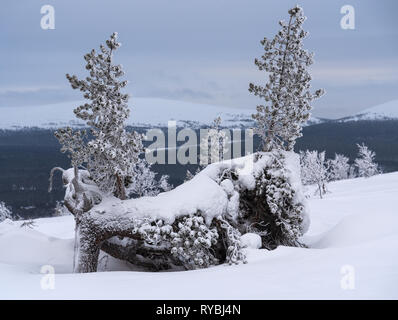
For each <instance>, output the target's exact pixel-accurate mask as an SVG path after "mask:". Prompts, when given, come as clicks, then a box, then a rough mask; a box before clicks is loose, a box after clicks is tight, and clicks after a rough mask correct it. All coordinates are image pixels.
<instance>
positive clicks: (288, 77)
mask: <svg viewBox="0 0 398 320" xmlns="http://www.w3.org/2000/svg"><path fill="white" fill-rule="evenodd" d="M289 16H290V17H289V21H288V22H287V23H286V22H284V21H280V22H279V24H280V26H281V30H280V31H279V32H278V33H277V34H276V36H275V37H274V38H273V39H272V40H270V39H267V38H264V39H263V40H262V41H261V44H262V45H263V46H264V51H265V52H264V54H263V55H262V56H261V58H260V59H255V61H254V62H255V64H256V66H257V67H258V68H259V70H264V71H266V72H267V73H268V74H269V81H268V83H267V84H266V85H265V86H260V85H254V84H253V83H250V86H249V91H250V92H252V93H253V94H254V95H255V96H257V97H259V98H262V99H264V100H265V102H266V104H265V105H259V106H257V113H256V114H254V115H253V119H254V120H255V121H256V122H257V127H256V128H255V133H257V134H259V135H260V137H261V138H262V140H263V150H264V151H270V150H272V149H273V148H275V147H276V148H281V149H285V150H293V147H294V144H295V141H296V139H297V138H299V137H301V136H302V134H301V131H302V125H303V124H304V123H305V122H306V121H307V120H308V119H309V117H310V110H311V102H312V101H313V100H314V99H316V98H319V97H320V96H322V94H323V92H324V91H323V90H322V89H320V90H317V91H315V93H311V92H310V81H311V76H310V74H309V73H308V71H307V69H308V67H309V66H310V65H311V64H312V63H313V54H312V53H309V52H308V51H307V50H305V49H303V40H304V38H305V37H306V36H307V34H308V32H305V31H304V30H303V28H302V25H303V23H304V21H305V20H306V17H305V16H304V14H303V10H302V9H301V8H300V7H298V6H296V7H294V8H292V9H290V10H289Z"/></svg>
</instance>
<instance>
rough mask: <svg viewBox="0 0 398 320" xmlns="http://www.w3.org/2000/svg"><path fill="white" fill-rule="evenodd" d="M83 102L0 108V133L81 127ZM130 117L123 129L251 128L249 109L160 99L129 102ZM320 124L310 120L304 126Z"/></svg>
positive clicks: (252, 111)
mask: <svg viewBox="0 0 398 320" xmlns="http://www.w3.org/2000/svg"><path fill="white" fill-rule="evenodd" d="M85 102H86V101H70V102H62V103H56V104H47V105H36V106H21V107H2V108H0V129H9V130H18V129H23V128H32V127H37V128H43V129H55V128H60V127H65V126H71V127H75V128H78V127H82V126H84V122H83V121H80V120H78V119H77V118H76V117H75V115H74V113H73V109H75V108H76V107H78V106H79V105H81V104H83V103H85ZM129 106H130V111H131V112H130V117H129V119H127V125H131V126H135V127H165V126H167V124H168V121H177V125H178V126H183V127H200V126H204V125H206V126H208V125H210V124H211V122H213V120H214V119H215V118H216V117H217V116H221V119H222V126H225V127H249V126H252V125H253V120H252V117H251V114H252V113H254V112H255V106H253V108H231V107H227V106H217V105H210V104H203V103H193V102H187V101H178V100H169V99H161V98H134V97H132V98H131V99H130V102H129ZM319 122H321V120H320V119H318V118H315V117H312V118H311V119H310V120H309V122H308V124H316V123H319Z"/></svg>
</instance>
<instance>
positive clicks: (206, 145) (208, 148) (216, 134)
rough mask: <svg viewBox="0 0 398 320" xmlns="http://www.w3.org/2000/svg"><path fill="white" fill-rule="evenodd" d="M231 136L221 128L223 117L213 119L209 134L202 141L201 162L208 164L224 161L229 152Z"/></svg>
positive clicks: (204, 164)
mask: <svg viewBox="0 0 398 320" xmlns="http://www.w3.org/2000/svg"><path fill="white" fill-rule="evenodd" d="M228 143H229V137H228V135H227V134H226V132H225V130H222V129H221V117H217V118H215V119H214V120H213V123H212V124H211V127H210V129H209V130H208V133H207V135H206V136H205V137H204V138H203V139H202V141H201V143H200V151H201V152H200V163H201V165H203V166H206V165H207V164H209V163H214V162H218V161H223V160H224V156H225V154H226V153H227V152H228Z"/></svg>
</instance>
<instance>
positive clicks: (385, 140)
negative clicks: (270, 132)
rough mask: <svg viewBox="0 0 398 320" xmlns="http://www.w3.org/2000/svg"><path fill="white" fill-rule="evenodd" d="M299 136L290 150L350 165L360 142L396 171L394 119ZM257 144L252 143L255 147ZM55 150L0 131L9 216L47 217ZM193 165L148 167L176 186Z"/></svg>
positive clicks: (43, 135) (57, 194)
mask: <svg viewBox="0 0 398 320" xmlns="http://www.w3.org/2000/svg"><path fill="white" fill-rule="evenodd" d="M138 131H141V132H144V131H146V129H145V128H141V129H139V130H138ZM303 134H304V136H303V137H302V138H300V139H298V140H297V143H296V148H295V149H296V151H297V150H305V149H310V150H318V151H323V150H326V154H327V157H328V158H332V157H334V153H341V154H344V155H346V156H347V157H349V158H350V160H351V161H353V160H354V159H355V157H356V154H357V152H358V149H357V146H356V144H357V143H362V142H364V143H365V144H366V145H368V146H369V148H370V149H372V150H374V151H375V152H376V161H377V162H378V163H379V164H380V166H381V168H382V169H383V171H384V172H391V171H397V170H398V120H389V121H358V122H347V123H336V122H329V123H323V124H319V125H313V126H309V127H305V128H304V131H303ZM166 141H167V139H166ZM181 143H183V142H180V144H181ZM258 144H259V141H258V139H255V140H254V148H255V149H256V148H257V147H258ZM59 149H60V146H59V144H58V141H57V140H56V139H55V138H54V135H53V131H52V130H44V129H26V130H19V131H5V130H0V200H1V201H4V202H5V203H6V204H7V205H9V206H11V207H12V210H13V212H14V213H16V214H18V215H19V216H21V217H23V218H30V217H32V218H33V217H40V216H49V215H51V214H52V212H53V208H54V207H55V203H56V201H57V200H58V201H59V200H62V199H63V195H64V190H63V187H62V185H61V179H60V178H59V177H58V176H57V177H56V178H55V188H54V190H53V192H52V193H48V192H47V188H48V176H49V171H50V170H51V168H52V167H54V166H61V167H64V168H68V167H69V159H68V158H67V157H66V155H64V154H62V153H60V151H59ZM242 150H244V146H243V145H242ZM196 167H197V166H196V165H179V164H175V165H156V164H155V165H154V166H153V167H152V168H153V170H154V171H155V172H158V173H159V174H168V175H169V176H170V179H169V182H170V183H171V184H173V185H174V186H177V185H179V184H181V183H182V182H183V181H184V179H185V175H186V171H187V169H189V170H190V171H191V172H194V171H195V170H196ZM57 174H58V175H59V173H57Z"/></svg>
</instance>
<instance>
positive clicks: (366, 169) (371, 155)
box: [355, 143, 380, 178]
mask: <svg viewBox="0 0 398 320" xmlns="http://www.w3.org/2000/svg"><path fill="white" fill-rule="evenodd" d="M357 146H358V149H359V151H358V157H357V158H356V159H355V167H356V168H357V172H358V176H359V177H365V178H368V177H371V176H374V175H376V174H379V173H380V170H379V168H378V164H377V163H376V162H375V161H374V160H375V157H376V153H375V152H373V151H372V150H370V149H369V148H368V147H367V146H366V145H365V144H364V143H362V144H357Z"/></svg>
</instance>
